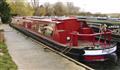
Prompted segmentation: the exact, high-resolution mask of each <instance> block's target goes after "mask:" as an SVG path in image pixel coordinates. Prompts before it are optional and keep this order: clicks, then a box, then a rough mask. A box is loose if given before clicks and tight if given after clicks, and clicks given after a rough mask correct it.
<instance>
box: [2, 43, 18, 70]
mask: <svg viewBox="0 0 120 70" xmlns="http://www.w3.org/2000/svg"><path fill="white" fill-rule="evenodd" d="M0 70H17V65H16V64H15V63H14V61H13V60H12V58H11V56H10V55H9V53H8V50H7V46H6V45H5V44H4V43H0Z"/></svg>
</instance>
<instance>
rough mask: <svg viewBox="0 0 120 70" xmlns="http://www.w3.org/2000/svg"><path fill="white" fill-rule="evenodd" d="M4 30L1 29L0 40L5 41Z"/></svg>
mask: <svg viewBox="0 0 120 70" xmlns="http://www.w3.org/2000/svg"><path fill="white" fill-rule="evenodd" d="M4 40H5V39H4V30H3V29H0V42H4Z"/></svg>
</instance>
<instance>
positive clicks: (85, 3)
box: [39, 0, 120, 13]
mask: <svg viewBox="0 0 120 70" xmlns="http://www.w3.org/2000/svg"><path fill="white" fill-rule="evenodd" d="M58 1H59V2H64V3H66V2H73V3H74V5H75V6H78V7H80V8H81V10H82V11H88V12H92V13H98V12H99V13H120V0H39V3H40V4H43V3H45V2H49V3H52V4H53V3H55V2H58Z"/></svg>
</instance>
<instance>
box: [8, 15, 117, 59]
mask: <svg viewBox="0 0 120 70" xmlns="http://www.w3.org/2000/svg"><path fill="white" fill-rule="evenodd" d="M10 26H11V27H13V28H15V29H17V30H19V31H20V32H22V33H24V34H25V35H27V36H30V37H32V38H34V39H36V40H38V41H40V42H42V43H44V44H46V45H48V46H49V47H51V48H53V49H55V50H57V51H59V52H62V53H64V54H66V55H68V56H70V57H72V58H75V59H77V60H80V61H81V60H84V61H105V60H108V59H109V58H110V57H113V56H114V55H115V51H116V50H117V46H116V43H114V42H112V41H111V33H112V32H111V31H110V30H109V29H106V26H105V25H103V26H102V27H101V29H100V31H99V33H96V32H94V30H93V29H92V28H91V27H89V26H88V24H87V22H86V21H83V20H78V19H76V18H64V19H59V18H58V19H50V18H49V19H45V18H39V19H37V18H30V17H21V18H20V17H14V18H13V21H12V23H11V24H10ZM102 38H104V39H102Z"/></svg>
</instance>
